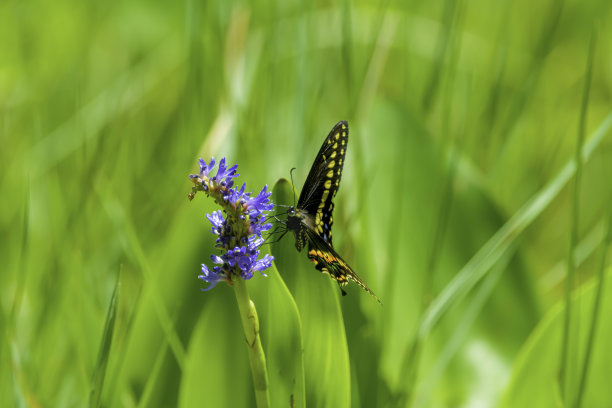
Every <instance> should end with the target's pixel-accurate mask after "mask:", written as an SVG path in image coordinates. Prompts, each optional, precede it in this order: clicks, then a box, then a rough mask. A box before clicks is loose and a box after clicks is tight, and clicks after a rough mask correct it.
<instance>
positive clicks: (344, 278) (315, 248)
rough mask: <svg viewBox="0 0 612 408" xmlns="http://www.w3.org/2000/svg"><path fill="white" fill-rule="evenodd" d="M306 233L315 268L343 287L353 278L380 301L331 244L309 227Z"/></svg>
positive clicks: (310, 255) (309, 253) (309, 256)
mask: <svg viewBox="0 0 612 408" xmlns="http://www.w3.org/2000/svg"><path fill="white" fill-rule="evenodd" d="M306 234H307V235H308V259H310V260H311V261H312V262H313V263H314V264H315V268H317V269H318V270H319V271H321V272H323V273H327V274H329V276H330V277H331V278H332V279H334V280H336V281H337V282H338V284H339V285H340V287H341V288H342V286H345V285H346V284H347V283H348V281H349V279H350V280H352V281H353V282H355V283H357V284H358V285H359V286H361V287H362V288H364V289H365V290H366V291H368V293H370V294H371V295H372V296H374V297H375V298H376V300H378V301H379V302H380V299H378V296H376V295H375V294H374V292H372V291H371V290H370V288H368V286H367V285H366V284H365V282H364V281H362V280H361V278H360V277H359V276H357V274H356V273H355V272H354V271H353V269H352V268H351V267H350V266H349V265H348V264H347V263H346V262H345V261H344V259H342V257H341V256H340V255H338V253H337V252H336V250H335V249H334V248H333V247H332V246H331V245H330V244H328V243H327V242H325V241H323V239H322V238H321V237H319V236H318V235H317V234H316V233H315V232H314V231H311V230H308V229H307V230H306ZM342 294H346V293H345V292H344V290H342Z"/></svg>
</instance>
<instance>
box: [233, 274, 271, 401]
mask: <svg viewBox="0 0 612 408" xmlns="http://www.w3.org/2000/svg"><path fill="white" fill-rule="evenodd" d="M233 286H234V292H235V293H236V301H237V302H238V308H239V309H240V319H241V320H242V328H243V329H244V336H245V340H246V344H247V348H248V350H249V363H250V364H251V374H252V375H253V387H254V388H255V399H256V400H257V407H258V408H265V407H269V406H270V393H269V392H268V371H267V369H266V356H265V354H264V351H263V347H262V346H261V337H259V318H258V317H257V310H255V304H254V303H253V301H252V300H251V299H250V298H249V293H248V292H247V289H246V285H245V283H244V281H243V280H242V279H240V278H237V279H236V280H235V281H234V282H233Z"/></svg>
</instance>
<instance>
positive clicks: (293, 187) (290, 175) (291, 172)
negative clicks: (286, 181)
mask: <svg viewBox="0 0 612 408" xmlns="http://www.w3.org/2000/svg"><path fill="white" fill-rule="evenodd" d="M293 170H295V167H294V168H292V169H291V170H290V171H289V177H291V188H292V189H293V208H295V185H294V184H293Z"/></svg>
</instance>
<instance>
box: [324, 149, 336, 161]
mask: <svg viewBox="0 0 612 408" xmlns="http://www.w3.org/2000/svg"><path fill="white" fill-rule="evenodd" d="M329 158H330V159H335V158H336V152H335V151H334V152H333V153H332V154H330V155H329ZM323 160H326V159H325V156H323Z"/></svg>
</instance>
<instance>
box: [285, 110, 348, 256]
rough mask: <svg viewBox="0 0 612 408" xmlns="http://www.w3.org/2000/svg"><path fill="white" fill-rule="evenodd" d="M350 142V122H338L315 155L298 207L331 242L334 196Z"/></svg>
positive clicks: (320, 234) (319, 232)
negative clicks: (310, 217)
mask: <svg viewBox="0 0 612 408" xmlns="http://www.w3.org/2000/svg"><path fill="white" fill-rule="evenodd" d="M347 143H348V123H347V122H346V121H340V122H338V123H337V124H336V125H335V126H334V128H333V129H332V130H331V132H329V135H328V136H327V138H326V139H325V141H324V142H323V145H322V146H321V149H320V150H319V153H318V154H317V157H316V159H315V162H314V164H313V165H312V168H311V169H310V173H308V177H306V182H305V183H304V188H303V189H302V192H301V194H300V199H299V200H298V204H297V208H298V209H299V210H300V211H301V212H302V213H306V214H307V215H308V216H312V217H313V219H312V222H313V228H314V230H315V232H316V233H317V234H319V236H320V237H321V238H323V240H324V241H325V242H329V243H330V244H331V242H332V236H331V226H332V224H333V222H334V220H333V217H332V213H333V211H334V203H333V202H332V200H333V198H334V196H335V195H336V193H337V192H338V187H339V186H340V178H341V177H342V167H343V166H344V157H345V155H346V146H347Z"/></svg>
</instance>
